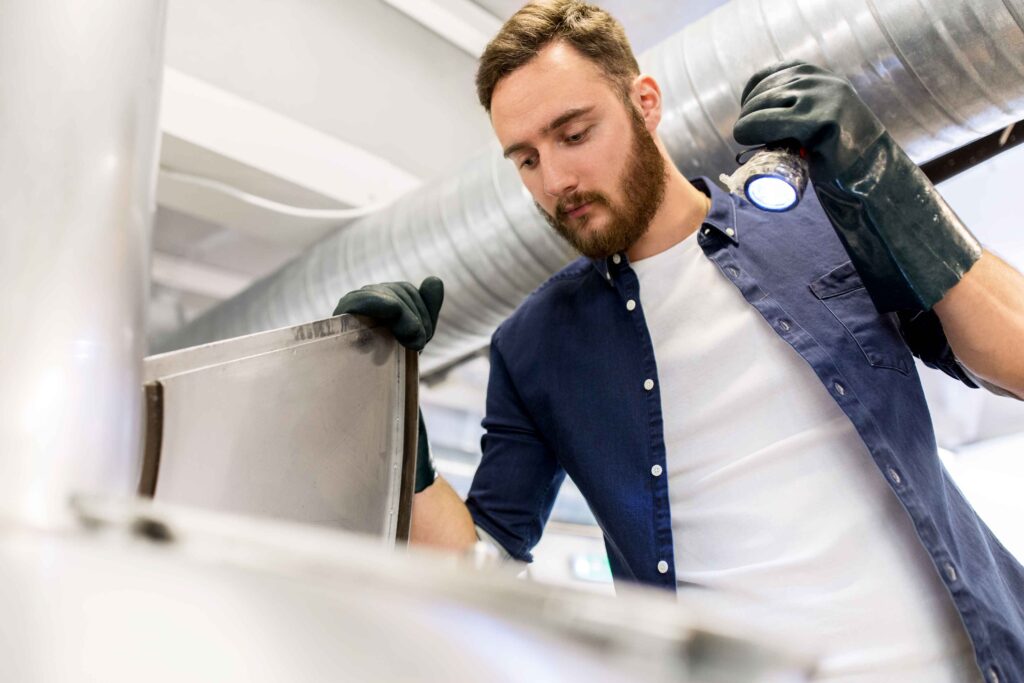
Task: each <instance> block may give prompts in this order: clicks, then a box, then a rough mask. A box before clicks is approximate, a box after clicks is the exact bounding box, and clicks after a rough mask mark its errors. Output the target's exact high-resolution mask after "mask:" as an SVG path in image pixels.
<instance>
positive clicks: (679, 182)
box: [626, 160, 711, 261]
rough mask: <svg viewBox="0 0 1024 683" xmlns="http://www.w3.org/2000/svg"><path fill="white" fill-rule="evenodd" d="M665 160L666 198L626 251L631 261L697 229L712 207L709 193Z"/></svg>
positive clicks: (661, 250)
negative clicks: (698, 187)
mask: <svg viewBox="0 0 1024 683" xmlns="http://www.w3.org/2000/svg"><path fill="white" fill-rule="evenodd" d="M666 164H667V165H668V166H667V168H668V180H667V181H666V183H665V198H664V199H663V200H662V202H661V206H660V207H658V211H657V213H655V214H654V218H652V219H651V225H650V227H649V228H648V229H647V232H645V233H644V236H643V237H641V238H640V239H639V240H637V241H636V243H635V244H633V246H632V247H630V248H629V250H628V251H627V252H626V256H627V257H628V258H629V260H630V261H639V260H640V259H645V258H648V257H650V256H654V255H655V254H660V253H661V252H663V251H665V250H666V249H670V248H672V247H674V246H675V245H677V244H679V243H680V242H682V241H683V240H685V239H686V238H687V237H689V236H690V235H692V234H693V233H694V232H696V231H697V228H699V227H700V225H701V223H703V222H704V218H705V216H707V214H708V210H709V209H710V208H711V200H710V199H709V198H708V196H707V195H705V194H704V193H703V192H701V191H700V190H698V189H697V188H696V187H694V186H693V184H692V183H691V182H690V181H688V180H687V179H686V178H684V177H683V174H682V173H680V172H679V170H678V169H677V168H676V167H675V165H674V164H672V162H671V161H667V160H666Z"/></svg>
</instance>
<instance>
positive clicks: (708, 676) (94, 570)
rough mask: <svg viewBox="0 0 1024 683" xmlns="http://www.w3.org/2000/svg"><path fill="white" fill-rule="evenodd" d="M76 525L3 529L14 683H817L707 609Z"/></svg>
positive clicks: (765, 634) (0, 580) (218, 540)
mask: <svg viewBox="0 0 1024 683" xmlns="http://www.w3.org/2000/svg"><path fill="white" fill-rule="evenodd" d="M79 509H80V511H81V513H82V517H83V521H84V522H85V523H86V528H85V529H84V530H83V531H80V532H77V533H72V532H68V533H64V534H61V535H52V534H51V535H45V534H30V533H25V532H24V531H22V530H20V529H15V530H12V529H11V528H9V527H4V526H2V525H0V610H3V612H4V614H5V615H8V617H9V618H8V619H7V620H6V623H8V625H9V627H8V628H6V629H3V628H2V627H0V632H2V634H3V637H2V638H0V680H4V681H33V682H34V683H48V682H50V681H68V680H95V681H104V682H106V683H119V682H122V681H124V682H128V681H132V682H134V681H140V680H145V681H218V682H222V683H231V682H234V681H246V683H254V682H260V681H310V682H313V681H336V682H340V683H344V682H347V681H358V682H360V683H363V682H365V683H376V682H381V683H384V682H387V683H390V682H391V681H450V682H451V683H464V682H470V681H472V682H476V681H494V682H495V683H512V682H517V683H518V682H520V681H522V682H527V681H528V682H529V683H547V682H552V683H553V682H555V681H566V680H584V681H593V682H594V683H623V682H626V681H637V680H642V681H645V682H646V683H669V682H670V681H671V682H673V683H711V682H714V683H727V682H735V683H741V682H742V683H769V682H771V683H783V682H786V683H795V682H796V681H802V680H806V677H805V675H804V674H805V672H806V669H807V663H806V660H805V659H804V658H802V657H799V656H798V657H794V656H793V655H792V654H787V653H791V652H792V648H790V647H784V644H782V643H780V642H779V639H778V636H774V635H772V633H773V632H772V630H771V629H773V628H775V627H777V621H774V620H773V621H766V620H765V615H763V614H761V615H760V616H759V615H758V612H757V610H756V609H752V610H748V611H745V612H744V613H743V614H742V615H741V614H739V613H737V612H736V611H735V609H732V610H730V609H729V608H728V606H726V605H723V604H722V603H721V602H720V601H714V602H712V603H707V604H702V601H701V600H700V598H701V597H702V596H699V595H698V596H694V599H692V600H684V601H683V602H682V603H681V604H679V603H677V602H676V601H675V598H674V596H671V595H669V594H667V593H664V592H660V591H659V592H653V591H651V592H647V591H639V590H637V591H623V593H622V594H621V595H620V596H619V597H618V598H613V597H609V596H595V595H591V594H582V593H577V592H574V591H572V590H570V589H566V588H564V587H557V588H555V587H545V586H541V585H538V584H533V583H530V582H526V581H521V580H517V579H515V578H514V576H513V575H512V574H511V573H509V574H505V573H493V572H491V573H482V572H475V571H471V570H469V569H468V568H466V567H457V566H454V565H453V564H452V562H450V561H449V559H448V558H443V557H440V556H433V555H428V554H423V553H413V552H409V553H393V552H387V551H386V550H384V549H383V548H381V547H380V546H379V545H378V544H376V543H373V542H370V541H368V540H365V539H360V538H358V537H355V536H352V535H350V534H341V533H337V532H330V531H328V530H317V529H313V528H310V527H303V526H299V525H294V524H292V525H285V524H280V523H268V522H258V521H256V520H252V519H242V518H231V517H226V516H224V515H216V514H209V513H201V512H199V511H194V510H175V509H171V510H168V509H166V508H163V507H161V506H155V507H149V506H139V505H137V504H135V505H123V506H122V505H109V504H108V503H105V502H104V501H85V502H82V503H80V504H79ZM705 598H706V596H705ZM735 607H736V606H735V605H734V606H733V608H735ZM730 612H731V614H730ZM737 617H739V618H738V619H737Z"/></svg>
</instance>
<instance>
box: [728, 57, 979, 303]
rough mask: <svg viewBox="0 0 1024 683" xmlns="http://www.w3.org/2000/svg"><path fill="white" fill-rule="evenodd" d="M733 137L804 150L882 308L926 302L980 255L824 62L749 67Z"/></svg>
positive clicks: (975, 243)
mask: <svg viewBox="0 0 1024 683" xmlns="http://www.w3.org/2000/svg"><path fill="white" fill-rule="evenodd" d="M733 136H734V137H735V138H736V141H737V142H739V143H740V144H741V145H760V144H769V143H773V142H780V141H785V140H796V141H797V142H799V143H800V145H801V146H802V147H804V148H805V149H806V150H807V151H808V153H809V155H808V161H809V166H810V174H811V180H812V181H813V183H814V189H815V191H816V192H817V194H818V198H819V199H820V201H821V205H822V208H824V210H825V213H826V214H827V215H828V217H829V220H830V221H831V222H832V226H833V228H835V230H836V233H837V234H838V235H839V239H840V240H841V241H842V243H843V246H845V247H846V251H847V252H848V253H849V255H850V259H851V260H852V261H853V264H854V266H855V267H856V268H857V272H858V273H860V276H861V279H862V280H863V281H864V285H865V286H866V288H867V290H868V294H870V295H871V298H872V300H873V301H874V302H875V306H876V307H877V308H878V309H879V310H880V311H882V312H889V311H896V310H911V311H913V310H929V309H930V308H931V307H932V306H934V305H935V303H936V302H938V301H939V300H940V299H941V298H942V297H943V296H944V295H945V293H946V292H947V291H948V290H949V289H950V288H951V287H953V285H955V284H956V283H957V282H959V281H960V278H961V277H963V275H964V273H966V272H967V271H968V270H969V269H970V267H971V266H972V265H973V264H974V263H975V261H977V260H978V259H979V258H980V257H981V245H980V244H979V243H978V240H977V239H975V237H974V236H973V235H972V234H971V233H970V231H968V230H967V228H966V227H964V225H963V223H962V222H961V221H960V219H959V218H958V217H957V216H956V214H955V213H953V210H952V209H951V208H949V206H948V205H947V204H946V202H945V201H944V200H943V199H942V197H941V196H940V195H939V193H938V192H936V190H935V187H934V186H933V185H932V184H931V181H929V180H928V178H927V177H926V176H925V175H924V173H923V172H922V171H921V169H920V168H918V166H917V164H915V163H914V162H913V161H911V160H910V158H909V157H908V156H907V155H906V153H905V152H904V151H903V150H902V149H901V148H900V147H899V145H897V144H896V142H895V141H894V140H893V139H892V137H891V136H890V135H889V133H888V132H886V130H885V128H884V127H883V126H882V124H881V122H880V121H879V120H878V119H877V118H876V117H875V115H874V114H873V113H872V112H871V110H870V109H868V107H867V105H865V104H864V102H863V101H861V99H860V98H859V97H858V96H857V93H856V92H855V91H854V89H853V86H851V85H850V84H849V82H847V81H846V80H845V79H843V78H841V77H839V76H837V75H836V74H833V73H832V72H830V71H827V70H825V69H822V68H820V67H817V66H814V65H811V64H805V63H802V62H795V61H790V62H783V63H780V64H775V65H773V66H771V67H768V68H766V69H762V70H761V71H759V72H757V73H756V74H754V76H753V77H751V79H750V80H749V81H748V82H747V85H746V87H745V88H744V89H743V95H742V97H741V111H740V118H739V120H738V121H737V122H736V126H735V128H734V129H733Z"/></svg>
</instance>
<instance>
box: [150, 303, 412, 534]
mask: <svg viewBox="0 0 1024 683" xmlns="http://www.w3.org/2000/svg"><path fill="white" fill-rule="evenodd" d="M407 363H408V358H407V351H406V350H405V349H404V348H402V347H401V346H399V345H398V344H397V343H396V342H395V340H394V338H393V337H392V336H391V335H390V333H388V332H387V331H386V330H384V329H383V328H379V327H372V326H370V325H368V324H365V323H363V322H360V321H359V320H357V319H356V318H353V317H351V316H341V317H337V318H330V319H327V320H321V321H317V322H315V323H310V324H306V325H299V326H297V327H292V328H285V329H281V330H274V331H271V332H267V333H261V334H256V335H252V336H249V337H243V338H241V339H231V340H227V341H223V342H218V343H215V344H211V345H208V346H203V347H196V348H192V349H186V350H184V351H181V352H177V353H170V354H166V355H162V356H156V357H153V358H148V359H146V362H145V375H146V381H147V383H149V384H154V383H158V384H159V387H160V395H161V404H162V405H161V416H162V420H161V429H160V433H159V434H157V435H155V436H154V438H152V439H151V438H147V444H152V443H153V442H154V441H158V442H159V446H158V447H153V446H149V447H147V449H146V451H147V461H146V462H145V463H144V465H143V468H142V470H143V472H144V473H149V472H153V471H156V472H157V474H156V477H155V485H154V486H150V485H149V481H148V480H144V481H140V490H142V491H143V492H148V491H150V490H152V491H153V496H154V498H155V499H156V500H158V501H165V502H170V503H175V504H183V505H192V506H197V507H203V508H209V509H216V510H223V511H229V512H234V513H240V514H250V515H259V516H264V517H274V518H278V519H288V520H294V521H300V522H306V523H313V524H320V525H325V526H330V527H334V528H340V529H345V530H347V531H353V532H360V533H365V534H371V535H375V536H379V537H381V538H383V539H384V540H385V542H386V543H387V544H388V545H390V544H393V543H394V541H395V540H396V538H402V539H404V538H406V537H407V535H408V520H409V510H408V509H405V510H404V511H403V510H402V505H401V503H402V502H403V501H404V503H405V507H406V508H408V507H409V506H410V505H411V495H410V491H411V487H412V478H411V476H409V474H408V472H406V470H407V469H409V467H410V466H411V463H412V462H414V459H415V441H412V444H411V450H410V449H409V444H408V443H407V437H406V427H405V426H406V418H407V412H408V411H409V410H410V406H409V403H408V401H407V400H406V399H407V397H406V391H407V382H408V381H412V382H413V383H415V381H416V379H415V376H413V377H412V378H411V379H409V378H408V377H407V373H408V372H409V371H410V369H409V367H408V364H407ZM411 371H412V372H413V373H415V367H413V368H412V369H411ZM413 399H415V397H413ZM411 410H412V411H413V415H414V416H415V403H413V405H412V407H411ZM154 422H155V421H154V420H150V424H151V425H152V424H153V423H154ZM412 431H413V433H415V431H416V426H415V423H414V424H413V425H412ZM148 436H149V435H147V437H148ZM154 458H158V467H157V466H156V465H155V464H153V462H152V461H153V459H154ZM403 484H404V488H405V489H407V490H404V491H403Z"/></svg>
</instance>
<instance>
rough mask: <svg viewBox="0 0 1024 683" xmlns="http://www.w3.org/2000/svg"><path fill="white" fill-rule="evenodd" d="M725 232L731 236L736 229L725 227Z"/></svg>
mask: <svg viewBox="0 0 1024 683" xmlns="http://www.w3.org/2000/svg"><path fill="white" fill-rule="evenodd" d="M725 234H726V235H728V236H729V237H732V236H733V235H735V234H736V231H735V230H733V229H732V228H726V229H725Z"/></svg>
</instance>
